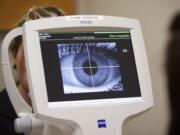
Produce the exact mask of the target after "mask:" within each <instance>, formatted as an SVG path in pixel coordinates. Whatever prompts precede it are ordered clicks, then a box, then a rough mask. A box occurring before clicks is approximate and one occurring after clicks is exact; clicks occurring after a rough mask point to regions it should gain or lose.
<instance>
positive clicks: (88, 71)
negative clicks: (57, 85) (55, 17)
mask: <svg viewBox="0 0 180 135" xmlns="http://www.w3.org/2000/svg"><path fill="white" fill-rule="evenodd" d="M57 49H58V55H59V65H60V71H61V75H60V76H62V81H63V88H64V94H75V93H93V92H110V91H112V92H113V91H123V90H124V89H123V83H122V76H121V71H120V69H121V65H120V64H119V63H118V57H117V56H116V55H115V54H116V52H117V45H116V42H82V43H58V44H57Z"/></svg>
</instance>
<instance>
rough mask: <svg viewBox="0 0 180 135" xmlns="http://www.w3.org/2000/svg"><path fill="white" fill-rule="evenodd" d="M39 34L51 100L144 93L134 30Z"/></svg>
mask: <svg viewBox="0 0 180 135" xmlns="http://www.w3.org/2000/svg"><path fill="white" fill-rule="evenodd" d="M39 37H40V45H41V51H42V60H43V66H44V73H45V79H46V87H47V93H48V100H49V102H57V101H73V100H90V99H107V98H122V97H139V96H140V95H141V94H140V88H139V83H138V76H137V72H136V65H135V60H134V53H133V47H132V42H131V36H130V31H120V32H76V33H75V32H73V33H58V32H56V33H48V32H43V33H42V32H41V33H39Z"/></svg>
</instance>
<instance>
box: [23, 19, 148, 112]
mask: <svg viewBox="0 0 180 135" xmlns="http://www.w3.org/2000/svg"><path fill="white" fill-rule="evenodd" d="M113 19H116V18H113ZM52 20H56V19H47V21H45V22H44V20H39V21H34V22H31V23H26V24H25V26H24V29H25V31H26V33H25V37H24V41H25V44H26V46H25V52H26V55H25V57H26V65H27V70H28V80H29V84H30V90H31V93H32V102H33V105H34V106H35V109H37V110H39V109H40V110H41V109H42V108H46V107H47V106H48V99H47V92H46V85H45V77H44V70H43V66H42V65H43V63H42V59H41V58H42V55H41V49H40V44H39V37H38V32H43V31H47V30H48V29H51V30H49V31H50V32H51V31H56V30H61V31H62V32H70V31H71V32H72V31H77V29H78V31H121V30H130V34H131V40H132V44H133V46H132V47H133V50H134V57H135V63H136V66H137V74H138V80H139V85H140V91H141V101H142V99H143V98H147V99H148V98H149V95H151V94H150V93H151V91H150V89H151V87H150V78H149V76H147V77H146V75H147V74H148V67H147V66H146V67H143V66H144V65H147V63H146V59H145V58H146V55H145V48H144V42H143V38H142V35H141V29H140V25H139V23H138V21H136V20H129V19H127V20H126V19H125V18H122V20H124V21H122V22H118V23H117V22H116V21H115V22H114V23H113V22H108V20H107V22H106V23H105V22H103V24H102V23H99V22H95V23H94V24H89V25H85V24H84V25H82V24H80V22H79V21H72V22H67V20H66V21H64V18H63V21H64V22H61V23H59V21H62V20H61V19H58V18H57V20H56V21H54V26H52V25H50V24H51V22H52ZM100 21H101V20H100ZM117 21H118V19H117ZM57 23H58V24H57ZM67 23H69V24H67ZM119 26H121V27H119ZM31 44H34V45H31ZM32 55H34V56H33V57H32ZM142 56H145V57H142ZM37 67H38V68H37ZM144 69H145V70H144ZM145 80H147V83H146V82H145ZM40 84H41V85H40ZM147 87H149V88H148V89H147ZM36 89H38V91H37V90H36ZM146 90H147V91H148V92H146ZM148 94H149V95H148ZM128 99H135V101H137V99H136V98H134V97H132V98H123V99H108V100H101V99H99V100H98V104H101V101H102V103H104V104H105V103H106V104H108V103H110V102H111V101H114V100H115V101H116V103H118V104H121V103H124V102H123V101H125V102H126V103H128V101H129V100H128ZM96 101H97V100H87V101H81V102H86V103H87V104H91V103H93V104H94V102H96ZM104 101H106V102H104ZM69 103H70V104H71V102H69ZM67 104H68V102H63V106H64V105H67Z"/></svg>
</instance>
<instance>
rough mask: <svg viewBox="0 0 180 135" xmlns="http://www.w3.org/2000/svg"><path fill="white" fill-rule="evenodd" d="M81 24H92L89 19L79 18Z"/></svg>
mask: <svg viewBox="0 0 180 135" xmlns="http://www.w3.org/2000/svg"><path fill="white" fill-rule="evenodd" d="M80 23H81V24H92V21H91V20H81V21H80Z"/></svg>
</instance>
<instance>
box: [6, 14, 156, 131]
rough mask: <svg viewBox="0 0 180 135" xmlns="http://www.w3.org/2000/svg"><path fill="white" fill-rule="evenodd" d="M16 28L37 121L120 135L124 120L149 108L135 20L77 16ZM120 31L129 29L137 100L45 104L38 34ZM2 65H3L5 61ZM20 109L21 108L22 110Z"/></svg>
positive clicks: (147, 79)
mask: <svg viewBox="0 0 180 135" xmlns="http://www.w3.org/2000/svg"><path fill="white" fill-rule="evenodd" d="M20 29H21V30H22V33H21V34H22V35H23V40H24V51H25V60H26V68H27V74H28V81H29V82H28V83H29V90H30V95H31V99H32V104H33V110H34V113H35V116H36V117H37V118H40V119H43V120H46V121H51V122H54V123H61V124H67V125H69V126H70V127H72V128H73V129H74V130H73V132H72V134H73V135H80V134H82V135H92V134H93V135H100V134H101V135H110V134H111V135H120V134H121V133H122V129H121V127H122V124H123V121H124V120H125V119H126V118H127V117H129V116H131V115H134V114H137V113H139V112H142V111H145V110H147V109H149V108H150V107H152V106H153V95H152V88H151V80H150V74H149V67H148V62H147V56H146V50H145V45H144V40H143V36H142V31H141V27H140V24H139V21H137V20H134V19H128V18H122V17H112V16H96V15H85V16H84V15H81V16H80V15H78V16H64V17H52V18H43V19H38V20H33V21H28V22H26V23H25V24H24V25H23V27H22V28H19V30H20ZM122 30H129V31H130V34H131V40H132V46H133V51H134V57H135V63H136V68H137V74H138V80H139V85H140V92H141V97H129V98H116V99H97V100H96V99H94V100H82V101H66V102H65V101H63V102H56V103H49V102H48V98H47V97H48V96H47V89H46V82H45V75H44V68H43V61H42V55H41V48H40V39H39V32H87V31H88V32H91V31H92V32H95V31H101V32H103V31H104V32H107V31H108V32H119V31H122ZM14 31H16V29H15V30H14ZM17 32H18V30H17ZM15 33H16V32H15ZM17 35H18V34H16V36H17ZM3 63H4V65H6V63H7V61H3ZM4 67H5V66H4ZM4 72H5V71H4ZM9 93H11V92H9ZM12 97H13V99H12V100H14V101H15V102H17V103H19V102H20V100H21V99H14V98H15V97H14V96H13V95H12ZM13 105H14V106H15V108H18V109H17V111H16V112H17V113H22V112H30V111H31V109H30V108H29V107H27V106H28V105H27V104H25V103H24V104H23V105H22V104H21V107H20V105H18V104H16V103H14V104H13ZM20 108H25V111H24V110H22V109H20ZM99 119H104V120H106V124H107V127H106V128H98V126H97V120H99Z"/></svg>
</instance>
